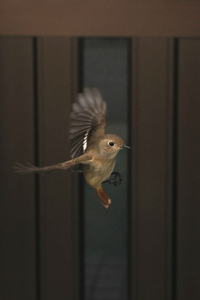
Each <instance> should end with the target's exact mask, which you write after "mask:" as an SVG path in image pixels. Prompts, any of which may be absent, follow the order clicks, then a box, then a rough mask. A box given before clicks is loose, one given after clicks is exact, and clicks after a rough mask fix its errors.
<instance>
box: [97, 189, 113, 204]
mask: <svg viewBox="0 0 200 300" xmlns="http://www.w3.org/2000/svg"><path fill="white" fill-rule="evenodd" d="M95 191H96V192H97V195H98V196H99V198H100V200H101V203H102V204H103V206H104V207H105V208H108V207H109V205H110V204H111V199H110V198H109V196H108V195H107V194H106V192H105V191H104V189H103V187H102V185H100V186H99V187H98V188H96V189H95Z"/></svg>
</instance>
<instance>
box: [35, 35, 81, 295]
mask: <svg viewBox="0 0 200 300" xmlns="http://www.w3.org/2000/svg"><path fill="white" fill-rule="evenodd" d="M73 51H76V48H74V43H73V39H68V38H40V39H38V104H39V109H38V125H39V127H38V128H39V163H40V165H41V166H45V165H51V164H54V163H59V162H63V161H66V160H68V159H69V158H70V141H69V137H68V132H69V129H68V128H69V113H70V110H71V101H72V100H73V99H72V97H73V93H75V92H76V91H74V90H73V85H72V84H71V82H72V78H71V73H72V72H73V67H74V65H73V63H74V61H73V56H72V52H73ZM74 58H75V57H74ZM76 59H77V58H76ZM74 86H75V82H74ZM76 188H77V185H76V174H73V173H72V172H70V171H66V172H61V173H60V174H58V173H57V174H53V173H52V174H50V175H47V176H41V177H40V218H41V220H40V226H41V234H40V247H41V275H40V276H41V296H42V299H44V300H45V299H46V300H51V299H52V300H53V299H57V298H58V299H64V298H65V299H77V298H78V294H79V290H78V273H77V272H78V271H79V270H78V269H77V266H78V258H79V254H78V252H77V250H78V246H79V244H78V240H77V238H78V233H79V228H78V224H79V223H78V219H77V214H78V210H77V194H76Z"/></svg>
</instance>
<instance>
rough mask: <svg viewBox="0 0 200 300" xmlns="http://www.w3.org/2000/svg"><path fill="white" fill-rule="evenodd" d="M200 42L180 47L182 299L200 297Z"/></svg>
mask: <svg viewBox="0 0 200 300" xmlns="http://www.w3.org/2000/svg"><path fill="white" fill-rule="evenodd" d="M199 78H200V40H195V39H193V40H192V39H181V40H180V45H179V105H178V106H179V110H178V133H179V137H178V204H177V214H178V217H177V220H178V224H177V226H178V229H177V233H178V243H177V257H178V266H177V273H178V285H177V293H178V297H177V299H179V300H186V299H188V300H189V299H193V300H197V299H199V298H200V256H199V253H200V240H199V236H200V218H199V215H200V201H199V199H200V155H199V149H200V118H199V116H200V88H199Z"/></svg>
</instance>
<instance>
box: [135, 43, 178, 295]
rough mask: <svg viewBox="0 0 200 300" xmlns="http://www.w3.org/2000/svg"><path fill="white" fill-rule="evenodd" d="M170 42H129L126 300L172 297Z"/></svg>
mask: <svg viewBox="0 0 200 300" xmlns="http://www.w3.org/2000/svg"><path fill="white" fill-rule="evenodd" d="M172 66H173V40H171V39H166V38H165V39H164V38H163V39H158V38H157V39H156V38H152V39H150V38H140V39H133V40H132V85H131V87H132V103H131V106H132V110H131V136H130V140H131V153H132V165H131V166H132V168H131V174H132V177H131V187H132V188H131V216H130V218H131V241H132V243H131V270H130V271H131V299H138V300H149V299H154V300H160V299H171V296H172V294H171V278H172V273H171V263H172V261H171V259H172V258H171V251H172V248H171V247H172V245H171V243H172V241H171V239H172V236H171V226H172V220H171V206H172V173H171V172H172V117H173V109H172V103H173V68H172Z"/></svg>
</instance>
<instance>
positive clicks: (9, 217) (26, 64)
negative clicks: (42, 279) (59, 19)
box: [0, 38, 36, 300]
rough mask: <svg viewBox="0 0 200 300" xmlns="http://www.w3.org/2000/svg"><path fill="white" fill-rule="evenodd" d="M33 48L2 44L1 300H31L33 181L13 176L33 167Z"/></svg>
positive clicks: (27, 43)
mask: <svg viewBox="0 0 200 300" xmlns="http://www.w3.org/2000/svg"><path fill="white" fill-rule="evenodd" d="M32 55H33V45H32V39H31V38H1V39H0V143H1V147H0V170H1V176H0V194H1V196H0V198H1V209H0V222H1V225H0V299H4V300H5V299H9V300H11V299H16V300H27V299H29V300H34V299H36V298H35V295H36V284H35V279H36V275H35V263H36V261H35V204H34V198H35V195H34V177H33V176H27V177H26V176H22V175H19V174H15V173H14V170H13V165H14V164H15V162H16V161H18V162H22V163H23V162H25V160H28V161H29V162H31V163H33V162H34V128H33V124H34V121H33V56H32Z"/></svg>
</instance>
